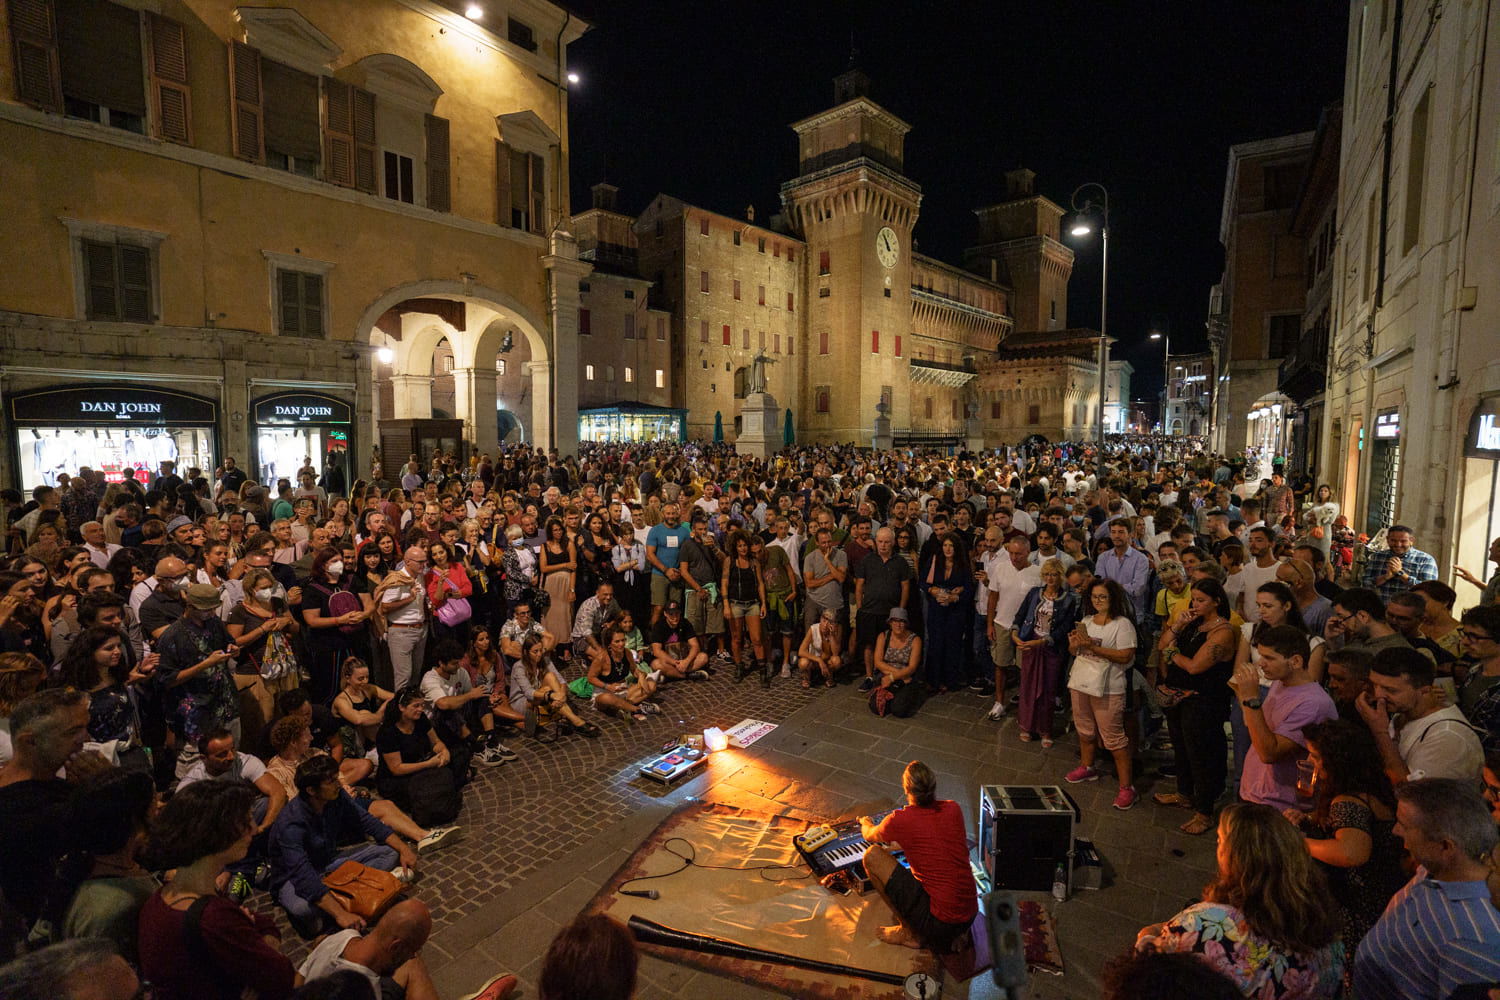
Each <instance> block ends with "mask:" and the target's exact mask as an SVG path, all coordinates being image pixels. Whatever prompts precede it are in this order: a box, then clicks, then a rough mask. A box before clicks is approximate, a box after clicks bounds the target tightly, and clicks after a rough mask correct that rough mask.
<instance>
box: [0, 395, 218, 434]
mask: <svg viewBox="0 0 1500 1000" xmlns="http://www.w3.org/2000/svg"><path fill="white" fill-rule="evenodd" d="M9 409H10V417H11V419H12V420H14V421H15V422H16V423H18V424H29V425H38V424H41V425H45V426H48V427H54V426H78V425H95V426H97V425H100V424H127V425H147V426H168V425H169V426H173V427H181V426H185V425H193V424H212V423H215V422H216V420H217V419H218V414H217V407H216V406H215V405H214V403H213V401H212V400H208V399H202V398H200V397H198V396H190V395H187V394H186V393H178V392H172V391H170V390H167V391H163V390H158V389H141V388H137V387H135V386H121V385H81V386H80V385H73V386H58V387H56V388H52V389H39V390H36V391H35V392H24V393H17V394H16V395H14V396H12V397H11V398H10V401H9Z"/></svg>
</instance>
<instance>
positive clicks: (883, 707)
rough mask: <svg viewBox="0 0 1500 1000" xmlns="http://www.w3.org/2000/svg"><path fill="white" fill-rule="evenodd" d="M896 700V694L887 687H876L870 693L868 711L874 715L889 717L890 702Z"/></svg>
mask: <svg viewBox="0 0 1500 1000" xmlns="http://www.w3.org/2000/svg"><path fill="white" fill-rule="evenodd" d="M895 698H896V693H895V692H894V691H892V690H891V689H890V688H888V687H883V686H881V687H876V688H875V690H874V691H871V692H870V711H872V712H874V713H875V714H876V715H881V716H884V715H889V714H890V712H891V702H892V701H894V700H895Z"/></svg>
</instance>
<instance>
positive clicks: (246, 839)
mask: <svg viewBox="0 0 1500 1000" xmlns="http://www.w3.org/2000/svg"><path fill="white" fill-rule="evenodd" d="M255 796H256V792H255V789H254V788H252V787H251V786H250V785H248V784H245V783H244V782H239V781H199V782H195V783H194V784H191V785H189V786H188V787H187V788H184V789H183V790H182V791H180V792H178V793H177V794H176V795H174V796H172V798H171V800H170V801H168V802H167V804H166V806H165V807H163V808H162V811H161V813H160V814H159V815H158V816H157V817H156V820H155V822H153V823H152V824H151V844H150V846H149V847H148V848H147V856H148V857H150V859H151V865H152V866H153V867H159V868H175V869H176V874H175V875H173V877H172V880H171V881H170V882H168V883H167V884H166V885H165V886H163V887H162V888H161V889H160V890H159V891H158V892H156V893H155V894H154V895H153V896H152V897H151V898H150V899H148V900H146V904H145V905H144V906H143V907H141V915H140V924H139V930H140V933H139V935H138V937H137V947H138V949H139V952H140V971H141V975H142V977H143V978H144V979H146V980H147V981H148V982H150V983H151V985H152V988H153V989H154V991H155V994H154V995H155V997H156V998H158V1000H202V998H204V997H237V996H239V995H240V994H241V993H243V992H244V991H245V990H254V991H255V993H256V996H257V997H259V998H261V1000H281V998H283V997H285V996H287V994H289V993H290V992H291V990H292V977H293V975H294V970H293V969H292V963H291V962H290V961H289V960H288V959H287V957H286V956H285V955H283V954H282V953H281V951H280V950H279V949H278V947H277V946H276V945H275V944H273V943H272V942H274V941H278V940H279V939H280V937H281V935H280V932H279V931H278V930H277V929H276V922H275V921H274V920H272V919H271V917H270V916H269V915H268V914H264V913H259V914H255V913H251V912H250V911H249V910H246V909H244V908H243V907H241V906H240V905H238V904H237V903H235V902H233V901H232V900H230V899H228V898H226V897H224V896H221V895H220V894H219V888H218V883H219V880H220V876H222V875H223V873H224V870H225V868H226V866H228V865H232V864H235V863H236V862H238V861H240V860H242V859H243V858H244V857H245V851H246V850H247V849H248V848H249V846H250V837H251V835H252V833H253V832H254V830H255V820H254V818H253V817H252V816H251V815H250V807H251V805H252V804H253V803H254V801H255Z"/></svg>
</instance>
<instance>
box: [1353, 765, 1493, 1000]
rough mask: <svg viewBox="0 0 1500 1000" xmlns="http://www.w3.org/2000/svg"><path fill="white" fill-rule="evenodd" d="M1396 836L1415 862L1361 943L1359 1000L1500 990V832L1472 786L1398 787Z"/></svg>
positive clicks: (1457, 782)
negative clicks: (1493, 885)
mask: <svg viewBox="0 0 1500 1000" xmlns="http://www.w3.org/2000/svg"><path fill="white" fill-rule="evenodd" d="M1395 829H1396V833H1397V835H1398V836H1400V837H1401V839H1402V840H1403V841H1404V842H1405V843H1406V849H1407V851H1408V852H1410V854H1411V856H1412V858H1413V860H1415V861H1416V862H1417V870H1416V873H1415V874H1414V875H1413V876H1412V878H1411V881H1410V882H1408V883H1407V884H1406V886H1405V887H1404V888H1403V889H1401V891H1400V892H1398V893H1396V895H1395V897H1394V898H1393V899H1392V900H1391V901H1390V904H1389V905H1388V906H1386V908H1385V913H1384V914H1382V916H1381V917H1380V919H1379V920H1378V921H1376V923H1375V926H1374V927H1372V928H1371V929H1370V933H1368V934H1366V935H1365V938H1364V940H1363V941H1361V942H1360V945H1359V953H1358V954H1357V955H1356V956H1355V958H1354V995H1355V996H1356V997H1358V998H1359V1000H1408V998H1417V997H1420V998H1424V1000H1425V998H1429V997H1430V998H1433V1000H1441V998H1447V997H1452V996H1457V995H1460V994H1459V993H1457V992H1456V991H1457V990H1458V989H1459V988H1460V987H1462V986H1465V985H1467V984H1471V983H1482V984H1484V985H1486V986H1491V985H1493V984H1495V983H1497V982H1500V909H1497V908H1496V907H1495V905H1494V904H1493V903H1492V902H1491V901H1490V891H1489V888H1488V886H1486V884H1485V878H1486V876H1487V875H1488V874H1489V872H1490V856H1491V854H1492V853H1493V852H1494V850H1495V846H1496V843H1497V841H1500V833H1497V831H1496V829H1495V821H1494V820H1493V819H1492V818H1491V816H1490V810H1489V807H1488V806H1487V805H1486V804H1485V801H1484V798H1483V797H1482V796H1481V794H1480V792H1479V788H1478V786H1477V784H1476V783H1475V782H1474V781H1473V780H1472V779H1470V778H1464V779H1453V778H1428V779H1425V780H1422V779H1414V780H1412V781H1407V782H1404V783H1402V784H1400V785H1398V786H1397V787H1396V828H1395Z"/></svg>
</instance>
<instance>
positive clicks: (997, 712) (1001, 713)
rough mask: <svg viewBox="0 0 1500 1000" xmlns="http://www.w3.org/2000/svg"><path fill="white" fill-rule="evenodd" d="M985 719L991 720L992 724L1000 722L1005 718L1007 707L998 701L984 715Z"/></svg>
mask: <svg viewBox="0 0 1500 1000" xmlns="http://www.w3.org/2000/svg"><path fill="white" fill-rule="evenodd" d="M984 717H985V718H986V719H989V720H990V721H991V722H999V721H1000V720H1001V719H1003V718H1005V706H1004V705H1002V704H1000V703H999V702H998V701H997V702H995V703H994V704H993V705H991V706H990V710H989V711H988V712H986V713H985V714H984Z"/></svg>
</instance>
